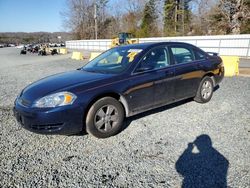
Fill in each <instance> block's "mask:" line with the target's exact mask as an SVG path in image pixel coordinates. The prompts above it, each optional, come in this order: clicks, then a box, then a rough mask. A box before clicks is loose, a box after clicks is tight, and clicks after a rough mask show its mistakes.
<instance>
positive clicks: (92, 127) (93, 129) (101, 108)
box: [86, 97, 124, 138]
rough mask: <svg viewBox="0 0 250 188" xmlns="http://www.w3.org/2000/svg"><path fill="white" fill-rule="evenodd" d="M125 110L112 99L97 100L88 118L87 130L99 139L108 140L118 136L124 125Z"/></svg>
mask: <svg viewBox="0 0 250 188" xmlns="http://www.w3.org/2000/svg"><path fill="white" fill-rule="evenodd" d="M123 120H124V109H123V106H122V104H121V103H120V102H119V101H117V100H116V99H114V98H112V97H104V98H101V99H99V100H97V101H96V102H95V103H94V104H93V105H92V106H91V107H90V109H89V111H88V114H87V117H86V130H87V132H88V133H90V134H92V135H93V136H95V137H97V138H107V137H110V136H113V135H115V134H117V133H118V132H119V131H120V130H121V129H122V125H123Z"/></svg>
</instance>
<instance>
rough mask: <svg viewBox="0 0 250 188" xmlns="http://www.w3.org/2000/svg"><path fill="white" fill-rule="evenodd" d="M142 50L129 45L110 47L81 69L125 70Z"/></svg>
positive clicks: (107, 71)
mask: <svg viewBox="0 0 250 188" xmlns="http://www.w3.org/2000/svg"><path fill="white" fill-rule="evenodd" d="M142 51H143V49H140V48H131V47H130V46H124V47H117V48H112V49H110V50H108V51H106V52H104V53H102V54H101V55H99V56H97V57H96V58H95V59H93V60H91V61H90V62H89V63H88V64H86V65H85V66H84V67H82V70H85V71H89V72H99V73H114V74H118V73H121V72H123V71H124V70H126V69H127V68H128V67H129V66H130V65H131V64H132V63H133V61H134V59H135V58H136V57H137V55H138V54H139V53H141V52H142Z"/></svg>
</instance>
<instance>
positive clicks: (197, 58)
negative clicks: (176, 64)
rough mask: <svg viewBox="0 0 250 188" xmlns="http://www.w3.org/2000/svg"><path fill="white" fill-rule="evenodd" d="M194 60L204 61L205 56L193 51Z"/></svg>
mask: <svg viewBox="0 0 250 188" xmlns="http://www.w3.org/2000/svg"><path fill="white" fill-rule="evenodd" d="M195 59H196V60H204V59H206V54H205V53H204V52H202V51H200V50H195Z"/></svg>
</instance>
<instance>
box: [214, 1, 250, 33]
mask: <svg viewBox="0 0 250 188" xmlns="http://www.w3.org/2000/svg"><path fill="white" fill-rule="evenodd" d="M249 4H250V3H249V1H248V0H247V1H246V0H220V1H219V3H218V4H217V5H216V6H215V7H214V8H213V9H212V12H211V21H210V26H211V28H212V30H213V33H215V34H240V33H241V29H243V28H242V25H244V24H246V23H249V16H250V11H249V8H250V7H249Z"/></svg>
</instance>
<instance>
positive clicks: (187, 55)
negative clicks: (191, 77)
mask: <svg viewBox="0 0 250 188" xmlns="http://www.w3.org/2000/svg"><path fill="white" fill-rule="evenodd" d="M170 48H171V51H172V53H173V55H174V58H175V62H176V63H177V64H182V63H188V62H191V61H194V55H193V52H192V50H190V49H188V48H185V47H170Z"/></svg>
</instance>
